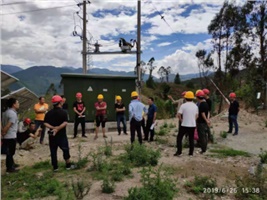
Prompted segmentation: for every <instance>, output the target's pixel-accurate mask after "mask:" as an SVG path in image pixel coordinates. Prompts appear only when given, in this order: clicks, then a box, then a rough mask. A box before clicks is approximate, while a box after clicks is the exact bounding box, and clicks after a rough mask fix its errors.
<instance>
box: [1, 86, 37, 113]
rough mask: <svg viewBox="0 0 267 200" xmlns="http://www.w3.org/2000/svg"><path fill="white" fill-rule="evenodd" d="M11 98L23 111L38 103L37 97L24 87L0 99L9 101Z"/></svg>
mask: <svg viewBox="0 0 267 200" xmlns="http://www.w3.org/2000/svg"><path fill="white" fill-rule="evenodd" d="M11 97H13V98H16V99H17V100H18V101H19V104H20V110H23V111H24V110H27V109H29V108H30V107H31V106H32V105H33V104H34V103H35V102H37V101H38V96H37V95H36V94H35V93H33V92H32V91H31V90H29V89H27V88H25V87H23V88H20V89H18V90H16V91H13V92H11V93H9V94H7V95H5V96H3V97H1V99H9V98H11Z"/></svg>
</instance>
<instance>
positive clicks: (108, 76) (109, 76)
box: [61, 73, 137, 79]
mask: <svg viewBox="0 0 267 200" xmlns="http://www.w3.org/2000/svg"><path fill="white" fill-rule="evenodd" d="M61 77H62V78H91V79H93V78H97V79H98V78H101V79H136V78H137V76H124V75H114V74H76V73H63V74H61Z"/></svg>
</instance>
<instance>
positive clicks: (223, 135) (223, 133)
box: [220, 131, 228, 138]
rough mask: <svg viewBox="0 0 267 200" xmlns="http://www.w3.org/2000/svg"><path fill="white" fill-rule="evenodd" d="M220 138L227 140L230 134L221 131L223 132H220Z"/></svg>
mask: <svg viewBox="0 0 267 200" xmlns="http://www.w3.org/2000/svg"><path fill="white" fill-rule="evenodd" d="M220 136H221V137H222V138H227V136H228V133H227V132H226V131H221V132H220Z"/></svg>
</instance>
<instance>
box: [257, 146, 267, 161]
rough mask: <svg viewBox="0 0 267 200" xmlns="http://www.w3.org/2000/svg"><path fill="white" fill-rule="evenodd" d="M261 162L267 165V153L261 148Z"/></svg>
mask: <svg viewBox="0 0 267 200" xmlns="http://www.w3.org/2000/svg"><path fill="white" fill-rule="evenodd" d="M259 157H260V162H261V163H262V164H267V151H263V150H262V148H261V153H260V154H259Z"/></svg>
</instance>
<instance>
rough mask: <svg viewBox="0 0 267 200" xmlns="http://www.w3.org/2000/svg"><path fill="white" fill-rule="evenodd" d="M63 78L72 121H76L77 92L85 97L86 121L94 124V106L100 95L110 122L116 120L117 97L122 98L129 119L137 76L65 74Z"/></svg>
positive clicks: (62, 81) (62, 82)
mask: <svg viewBox="0 0 267 200" xmlns="http://www.w3.org/2000/svg"><path fill="white" fill-rule="evenodd" d="M61 77H62V80H61V84H62V86H63V91H64V96H65V97H66V99H67V103H68V112H69V117H70V121H74V118H75V114H74V111H73V103H74V102H75V101H76V97H75V95H76V93H77V92H81V93H82V95H83V98H82V99H83V101H84V103H85V106H86V112H85V115H86V121H89V122H93V121H94V120H95V108H94V104H95V102H97V95H98V94H103V96H104V101H105V102H107V118H108V121H115V120H116V113H115V108H114V104H115V98H116V96H117V95H119V96H121V97H122V101H123V103H124V104H125V108H126V117H127V119H128V105H129V103H130V101H131V92H132V91H134V90H135V88H136V85H135V80H136V79H137V77H136V76H118V75H100V74H70V73H64V74H61Z"/></svg>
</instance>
